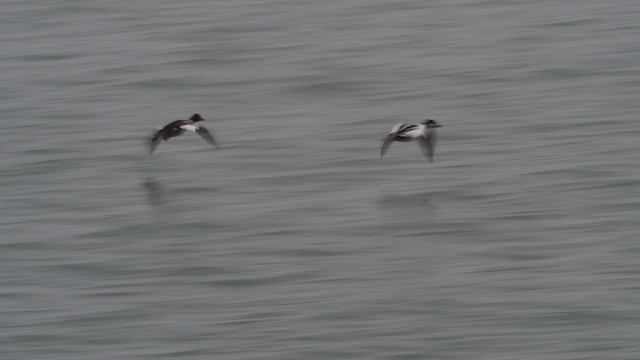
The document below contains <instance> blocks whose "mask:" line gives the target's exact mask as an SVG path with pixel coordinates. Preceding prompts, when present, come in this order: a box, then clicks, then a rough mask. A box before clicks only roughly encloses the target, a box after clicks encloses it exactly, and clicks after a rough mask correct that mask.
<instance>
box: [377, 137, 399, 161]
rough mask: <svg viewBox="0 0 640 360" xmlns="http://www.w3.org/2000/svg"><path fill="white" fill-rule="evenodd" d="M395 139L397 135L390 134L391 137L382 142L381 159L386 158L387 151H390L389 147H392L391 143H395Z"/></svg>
mask: <svg viewBox="0 0 640 360" xmlns="http://www.w3.org/2000/svg"><path fill="white" fill-rule="evenodd" d="M394 137H395V135H393V134H389V136H387V137H386V138H384V140H383V141H382V147H381V148H380V158H382V157H384V154H386V153H387V151H388V150H389V146H391V143H393V138H394Z"/></svg>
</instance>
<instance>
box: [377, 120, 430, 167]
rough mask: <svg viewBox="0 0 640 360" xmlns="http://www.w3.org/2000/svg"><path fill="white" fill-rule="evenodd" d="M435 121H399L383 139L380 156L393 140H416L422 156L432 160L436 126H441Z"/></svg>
mask: <svg viewBox="0 0 640 360" xmlns="http://www.w3.org/2000/svg"><path fill="white" fill-rule="evenodd" d="M441 126H442V125H440V124H439V123H438V122H437V121H435V120H431V119H427V120H425V121H423V122H422V123H420V124H419V125H414V124H405V123H400V124H397V125H396V126H394V127H393V128H392V129H391V132H389V135H387V137H385V138H384V139H383V142H382V148H381V149H380V157H381V158H382V157H383V156H384V154H386V153H387V150H389V146H391V143H392V142H394V141H400V142H407V141H414V140H415V141H416V142H417V143H418V146H419V147H420V150H422V153H423V154H424V156H425V157H426V158H427V160H429V162H433V154H434V152H435V149H436V141H437V139H438V137H437V136H438V134H437V133H436V128H437V127H441Z"/></svg>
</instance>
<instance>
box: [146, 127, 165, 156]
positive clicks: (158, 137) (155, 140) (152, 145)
mask: <svg viewBox="0 0 640 360" xmlns="http://www.w3.org/2000/svg"><path fill="white" fill-rule="evenodd" d="M165 129H166V127H165V128H162V129H160V130H158V131H156V132H155V133H154V134H153V136H152V137H151V139H149V155H151V154H153V152H154V151H156V149H157V148H158V145H160V143H161V142H162V140H163V138H164V135H165V133H166V130H165Z"/></svg>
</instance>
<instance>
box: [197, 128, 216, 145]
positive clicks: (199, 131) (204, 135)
mask: <svg viewBox="0 0 640 360" xmlns="http://www.w3.org/2000/svg"><path fill="white" fill-rule="evenodd" d="M196 134H198V135H200V137H201V138H203V139H204V141H206V142H208V143H209V144H211V145H213V146H215V147H218V144H217V143H216V140H215V139H214V138H213V136H212V135H211V133H209V131H208V130H207V128H205V127H204V126H202V125H200V126H198V128H197V129H196Z"/></svg>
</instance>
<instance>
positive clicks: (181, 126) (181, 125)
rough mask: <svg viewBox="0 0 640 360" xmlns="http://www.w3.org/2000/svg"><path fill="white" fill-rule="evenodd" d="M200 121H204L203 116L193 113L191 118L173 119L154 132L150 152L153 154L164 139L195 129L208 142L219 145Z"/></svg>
mask: <svg viewBox="0 0 640 360" xmlns="http://www.w3.org/2000/svg"><path fill="white" fill-rule="evenodd" d="M200 121H204V119H203V118H202V116H200V114H193V115H191V117H190V118H189V120H176V121H172V122H170V123H169V124H167V125H166V126H164V127H163V128H160V129H159V130H158V131H156V132H155V133H154V134H153V136H152V137H151V139H150V141H149V154H153V152H154V151H155V150H156V148H157V147H158V145H160V143H161V142H162V141H167V140H169V139H171V138H172V137H176V136H180V135H182V134H183V133H184V132H185V131H193V132H195V133H196V134H198V135H200V137H201V138H203V139H204V140H205V141H206V142H208V143H209V144H211V145H213V146H214V147H217V146H218V144H217V143H216V141H215V139H214V138H213V136H212V135H211V133H209V131H208V130H207V128H205V127H204V126H202V125H200V124H198V122H200Z"/></svg>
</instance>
